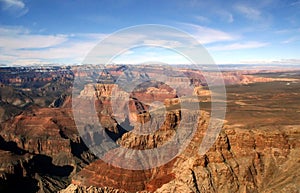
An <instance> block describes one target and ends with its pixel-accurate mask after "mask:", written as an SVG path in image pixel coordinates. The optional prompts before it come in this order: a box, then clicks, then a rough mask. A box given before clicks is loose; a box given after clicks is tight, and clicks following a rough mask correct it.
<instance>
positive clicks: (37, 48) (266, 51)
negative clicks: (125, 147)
mask: <svg viewBox="0 0 300 193" xmlns="http://www.w3.org/2000/svg"><path fill="white" fill-rule="evenodd" d="M299 18H300V0H252V1H242V0H239V1H232V0H226V1H225V0H224V1H221V0H210V1H200V0H164V1H159V0H152V1H146V0H119V1H117V0H97V1H96V0H94V1H92V0H72V1H71V0H0V52H1V54H0V64H1V65H9V66H14V65H34V64H81V63H83V61H85V58H86V56H87V55H88V54H89V53H90V51H91V50H92V49H93V48H94V47H95V46H96V45H98V44H99V43H101V41H102V40H104V39H105V38H107V37H110V34H113V33H115V32H116V31H120V30H121V31H122V29H124V28H126V29H128V28H130V27H131V26H136V25H143V24H159V25H166V26H170V27H173V28H176V29H178V30H181V31H183V32H185V33H187V34H189V35H191V37H193V38H195V39H196V40H197V42H198V43H199V44H200V45H202V46H203V47H204V48H205V49H206V50H207V51H208V53H209V54H210V56H211V57H212V58H213V59H214V61H215V62H216V63H217V64H249V65H250V64H266V65H267V64H282V65H285V64H300V54H299V51H300V19H299ZM158 32H160V30H158ZM131 33H132V34H131V36H130V37H129V40H132V39H131V38H133V39H134V38H136V37H139V38H141V39H142V38H145V37H144V36H139V35H140V34H137V32H135V31H134V30H132V31H131ZM169 36H170V37H169V38H168V39H167V40H166V39H162V40H161V41H159V42H160V43H159V45H161V46H164V45H170V41H171V40H172V41H171V42H173V43H174V46H173V47H176V45H177V44H176V43H178V42H179V40H178V39H177V38H178V36H172V34H171V33H170V34H169ZM164 37H165V36H164ZM148 38H149V37H148ZM129 40H128V39H127V40H126V41H129ZM122 41H125V40H124V39H120V40H119V42H117V44H122V43H123V42H122ZM181 43H182V42H181ZM114 46H118V45H116V44H115V45H114ZM178 46H182V44H180V45H179V44H178ZM166 47H168V46H166ZM190 49H192V48H190ZM146 61H162V62H165V63H174V64H175V63H185V62H186V60H185V59H184V58H183V57H182V56H178V53H176V52H173V51H172V50H169V49H166V48H159V47H149V46H148V47H144V48H143V47H142V48H134V49H130V48H128V50H127V51H125V52H124V53H123V54H121V55H120V56H119V57H117V58H116V59H114V62H115V63H122V62H123V63H139V62H146Z"/></svg>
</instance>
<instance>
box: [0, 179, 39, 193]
mask: <svg viewBox="0 0 300 193" xmlns="http://www.w3.org/2000/svg"><path fill="white" fill-rule="evenodd" d="M38 190H39V187H38V181H37V180H36V179H33V178H29V177H16V176H15V175H9V176H7V180H0V192H1V193H17V192H22V193H36V192H37V191H38Z"/></svg>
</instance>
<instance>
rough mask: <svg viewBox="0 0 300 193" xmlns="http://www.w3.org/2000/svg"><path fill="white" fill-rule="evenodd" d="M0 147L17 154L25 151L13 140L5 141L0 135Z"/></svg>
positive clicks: (22, 153)
mask: <svg viewBox="0 0 300 193" xmlns="http://www.w3.org/2000/svg"><path fill="white" fill-rule="evenodd" d="M0 149H2V150H5V151H10V152H12V153H14V154H17V155H24V154H25V153H26V151H25V150H23V149H21V148H19V147H18V146H17V144H16V143H15V142H12V141H9V142H7V141H5V140H4V139H3V137H2V136H0Z"/></svg>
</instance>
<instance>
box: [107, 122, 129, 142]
mask: <svg viewBox="0 0 300 193" xmlns="http://www.w3.org/2000/svg"><path fill="white" fill-rule="evenodd" d="M132 129H133V126H131V125H130V122H129V119H128V117H127V118H126V119H125V121H124V122H122V123H121V124H118V125H117V132H113V131H109V130H108V129H105V133H106V134H107V135H108V136H109V137H110V138H111V139H112V140H113V141H115V142H116V141H118V139H120V138H121V137H122V135H124V134H125V133H127V132H129V131H131V130H132Z"/></svg>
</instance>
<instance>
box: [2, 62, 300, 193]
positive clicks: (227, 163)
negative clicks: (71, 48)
mask: <svg viewBox="0 0 300 193" xmlns="http://www.w3.org/2000/svg"><path fill="white" fill-rule="evenodd" d="M80 68H81V67H76V66H75V67H39V68H26V67H24V68H0V74H1V75H0V77H1V78H0V82H1V85H0V96H1V98H0V99H1V100H0V154H1V158H0V191H1V192H19V191H20V189H21V190H22V192H41V193H42V192H62V193H73V192H74V193H75V192H86V193H92V192H106V193H110V192H129V193H131V192H145V193H146V192H196V193H198V192H249V193H250V192H251V193H252V192H295V193H297V192H299V191H300V183H299V182H300V175H299V167H300V158H299V153H300V120H299V112H300V100H299V98H300V71H295V70H294V71H292V72H291V71H285V70H276V71H270V72H269V71H268V72H266V71H263V70H262V71H260V70H252V71H251V70H248V71H223V72H222V75H223V79H224V82H225V87H226V103H227V109H226V115H225V120H224V125H223V127H222V128H221V130H220V133H218V135H217V139H216V141H215V142H214V143H213V144H212V146H211V147H210V148H209V150H208V151H207V152H205V153H204V154H201V153H200V152H199V147H200V145H201V144H202V142H203V139H204V137H205V136H206V134H207V132H208V131H207V128H208V125H209V121H210V118H211V111H212V109H211V103H212V101H211V94H212V93H211V91H210V89H209V85H207V82H206V80H205V77H204V76H203V74H202V73H201V71H199V70H195V69H189V68H183V67H180V68H172V69H171V70H170V69H168V68H165V67H164V66H160V65H158V66H143V67H139V66H134V67H127V66H118V65H115V66H113V65H112V66H107V67H106V68H105V69H103V68H100V70H98V71H97V70H94V69H92V68H89V67H86V68H85V69H84V70H82V69H80ZM161 74H164V77H165V79H161V78H159V77H158V76H160V75H161ZM208 74H209V75H210V76H212V77H214V76H215V75H216V73H215V72H208ZM74 77H78V78H79V79H78V80H80V81H78V82H76V81H75V82H74ZM163 80H165V82H162V81H163ZM124 82H125V83H128V82H134V83H136V85H133V86H132V88H131V87H130V86H128V85H126V84H124V85H123V84H122V83H124ZM187 83H188V85H189V86H187V85H186V84H187ZM172 85H176V88H177V89H173V88H172ZM216 86H217V85H216ZM190 88H192V90H190ZM128 91H130V92H128ZM188 92H190V93H191V96H194V97H196V100H195V101H193V100H194V98H188V97H186V98H185V100H187V101H188V102H190V103H192V104H199V107H200V108H199V109H188V108H187V109H186V108H185V107H184V106H183V102H182V101H181V97H182V96H183V95H184V94H185V93H188ZM114 97H115V98H114ZM192 99H193V100H192ZM76 100H78V101H76ZM126 101H128V102H126ZM74 105H75V106H74ZM76 105H78V106H76ZM74 108H75V109H74ZM90 108H95V113H96V118H97V120H98V122H99V123H100V124H101V125H102V128H101V129H102V130H100V131H99V130H96V131H95V128H96V127H95V126H94V125H93V124H89V125H88V127H86V128H84V129H86V130H89V131H90V132H92V133H88V132H87V131H86V130H85V131H83V132H81V131H80V129H79V128H80V127H79V125H80V124H78V123H80V121H81V119H78V118H77V117H76V116H74V114H76V113H74V111H76V110H77V109H79V110H81V112H82V113H83V114H82V119H84V118H86V117H90V114H89V109H90ZM118 109H121V110H118ZM127 109H128V113H124V112H125V110H127ZM80 115H81V114H80ZM185 122H196V123H197V127H196V130H195V132H194V133H189V132H187V131H189V130H191V128H188V127H185V126H184V124H183V123H185ZM182 125H183V126H182ZM94 127H95V128H94ZM78 129H79V131H78ZM182 132H183V133H182ZM184 132H187V135H188V137H190V141H189V142H188V143H186V146H185V147H182V151H181V148H177V147H178V146H175V147H176V148H168V149H165V150H164V151H163V153H165V154H166V153H169V154H170V157H172V159H170V160H169V161H168V162H167V163H161V164H159V163H160V162H159V161H157V164H158V165H157V167H146V168H144V167H145V165H146V166H152V165H151V164H153V163H148V162H149V160H152V159H148V158H147V157H144V156H143V155H144V154H141V157H139V158H134V159H132V160H131V161H128V157H130V155H129V154H130V151H127V149H131V150H135V151H141V152H143V151H144V150H153V149H154V150H155V149H159V148H164V147H168V146H166V144H167V142H168V141H170V140H172V139H173V138H174V136H177V135H179V136H184V135H183V134H186V133H184ZM191 132H192V131H191ZM82 133H86V134H89V135H85V136H83V135H82ZM108 137H109V139H110V140H111V142H113V143H114V144H115V146H113V147H110V148H108V149H104V150H103V151H101V152H99V155H95V152H94V151H93V149H91V147H94V146H95V147H97V146H98V145H99V144H101V143H103V141H105V140H107V138H108ZM185 139H186V138H182V139H181V138H179V141H180V140H185ZM171 147H172V146H171ZM124 149H125V151H124ZM137 155H138V154H137ZM171 155H172V156H171ZM173 155H174V156H173ZM99 157H100V158H101V159H99ZM124 160H126V161H128V162H129V163H124ZM139 160H142V161H140V162H138V161H139ZM121 166H124V167H121ZM133 166H134V167H136V168H139V166H141V168H140V169H137V170H133V169H128V168H127V169H126V167H133Z"/></svg>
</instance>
